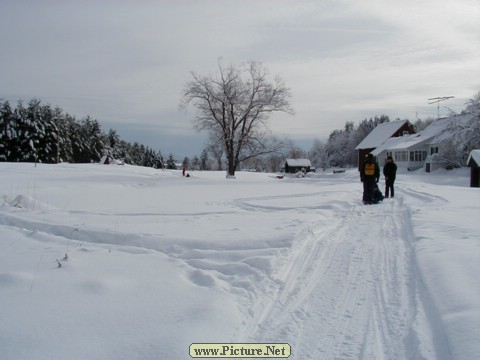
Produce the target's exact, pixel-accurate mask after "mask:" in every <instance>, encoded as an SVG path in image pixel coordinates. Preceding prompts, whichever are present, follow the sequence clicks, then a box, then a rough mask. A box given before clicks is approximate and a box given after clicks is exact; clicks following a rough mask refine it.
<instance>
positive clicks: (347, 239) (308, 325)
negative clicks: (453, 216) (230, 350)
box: [251, 199, 433, 359]
mask: <svg viewBox="0 0 480 360" xmlns="http://www.w3.org/2000/svg"><path fill="white" fill-rule="evenodd" d="M411 241H412V235H411V225H410V218H409V215H408V212H406V210H405V209H404V208H403V207H402V204H401V200H399V199H388V200H385V202H384V203H383V204H381V205H378V206H369V207H365V206H362V205H353V206H351V207H350V208H349V209H348V208H345V207H343V208H338V209H335V210H333V211H332V216H331V217H330V218H329V219H328V220H323V221H319V222H318V223H316V224H314V225H312V226H311V227H310V228H309V229H305V230H304V231H303V232H302V233H301V234H300V235H299V236H298V238H297V239H296V241H295V244H294V245H293V247H292V249H291V252H290V256H289V257H288V259H285V264H284V266H283V267H281V268H280V269H279V270H278V272H277V273H274V274H272V278H274V280H275V281H278V282H279V283H280V284H281V286H280V287H279V288H278V291H277V293H276V294H275V295H274V296H273V298H272V299H271V301H270V302H269V303H267V304H264V306H263V309H261V310H258V311H256V313H255V321H254V322H255V323H254V324H253V326H252V329H251V330H252V332H253V336H252V339H251V340H252V341H254V342H288V343H290V345H291V346H292V358H293V359H411V358H423V356H422V354H420V350H419V348H418V342H419V341H418V339H416V333H415V331H414V330H412V326H413V323H414V321H415V317H416V313H417V307H418V301H417V297H416V292H417V291H416V278H415V274H414V273H415V270H414V267H415V266H414V261H413V259H414V256H413V253H412V249H411ZM432 358H433V357H432Z"/></svg>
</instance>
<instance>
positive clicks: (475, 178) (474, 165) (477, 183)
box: [467, 150, 480, 187]
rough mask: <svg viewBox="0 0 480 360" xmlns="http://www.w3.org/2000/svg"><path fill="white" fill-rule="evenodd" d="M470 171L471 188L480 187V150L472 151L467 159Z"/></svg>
mask: <svg viewBox="0 0 480 360" xmlns="http://www.w3.org/2000/svg"><path fill="white" fill-rule="evenodd" d="M467 165H468V166H469V167H470V168H471V169H470V187H480V150H472V152H471V153H470V155H469V156H468V159H467Z"/></svg>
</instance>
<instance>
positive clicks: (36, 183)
mask: <svg viewBox="0 0 480 360" xmlns="http://www.w3.org/2000/svg"><path fill="white" fill-rule="evenodd" d="M468 174H469V169H461V170H458V171H453V172H444V171H437V172H435V173H432V174H425V173H421V172H415V173H401V174H399V176H398V180H397V184H396V191H397V193H396V196H395V198H394V199H385V200H384V202H383V203H382V204H379V205H374V206H364V205H362V204H361V202H360V199H361V183H360V181H359V178H358V174H357V172H356V170H349V171H347V172H346V173H343V174H341V173H340V174H333V173H332V172H331V171H329V172H325V173H317V174H312V175H310V176H308V177H306V178H300V179H298V178H287V177H285V178H284V179H277V178H276V177H275V176H274V174H260V173H243V172H239V173H237V179H236V180H231V179H228V180H227V179H225V174H224V173H223V172H191V175H192V176H191V177H190V178H185V177H182V176H181V172H180V171H162V170H155V169H149V168H140V167H132V166H118V165H107V166H102V165H95V164H92V165H70V164H59V165H42V164H38V165H37V166H36V167H35V166H34V165H33V164H9V163H0V184H1V192H0V195H1V196H2V198H1V199H0V248H1V251H0V359H2V360H13V359H15V360H16V359H49V360H55V359H62V360H64V359H74V360H76V359H78V360H85V359H97V360H100V359H115V360H118V359H129V360H131V359H189V358H190V356H189V353H188V351H189V346H190V344H192V343H252V342H253V343H289V344H290V345H291V349H292V355H291V356H290V359H297V360H300V359H301V360H308V359H312V360H320V359H445V360H446V359H468V360H472V359H479V358H480V341H479V339H480V282H479V281H478V276H479V274H480V239H479V233H480V216H479V215H480V207H479V204H480V191H479V189H472V188H469V187H468V185H469V176H468ZM382 184H383V181H382ZM65 254H67V256H66V257H67V258H66V259H64V258H65ZM57 260H58V262H57ZM59 263H60V264H61V267H59V266H58V264H59Z"/></svg>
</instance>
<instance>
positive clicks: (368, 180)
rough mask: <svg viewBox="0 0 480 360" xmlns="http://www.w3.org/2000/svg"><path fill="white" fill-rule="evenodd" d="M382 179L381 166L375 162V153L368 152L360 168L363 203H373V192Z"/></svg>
mask: <svg viewBox="0 0 480 360" xmlns="http://www.w3.org/2000/svg"><path fill="white" fill-rule="evenodd" d="M379 179H380V168H379V166H378V164H377V163H376V162H375V159H374V157H373V154H371V153H370V154H368V155H367V159H366V160H365V162H364V163H363V164H362V167H361V168H360V180H361V181H362V183H363V203H364V204H367V205H370V204H373V192H374V190H375V186H376V184H377V183H378V180H379Z"/></svg>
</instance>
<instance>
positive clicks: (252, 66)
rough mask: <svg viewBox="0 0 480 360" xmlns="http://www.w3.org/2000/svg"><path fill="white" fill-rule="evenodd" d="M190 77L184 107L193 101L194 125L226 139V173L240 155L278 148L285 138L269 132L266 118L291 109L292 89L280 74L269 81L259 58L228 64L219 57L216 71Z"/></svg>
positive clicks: (232, 172)
mask: <svg viewBox="0 0 480 360" xmlns="http://www.w3.org/2000/svg"><path fill="white" fill-rule="evenodd" d="M192 77H193V80H192V81H189V82H187V83H186V85H185V88H184V91H183V97H182V100H181V104H180V107H181V108H183V109H186V108H187V107H188V105H193V107H195V108H196V110H197V116H196V120H195V128H196V129H197V130H198V131H201V130H206V131H208V132H209V133H210V136H211V138H214V139H216V140H217V141H218V142H219V143H221V144H222V147H223V149H224V151H225V156H226V160H227V175H228V176H234V175H235V171H236V170H237V167H238V165H239V164H240V163H241V162H242V161H245V160H247V159H250V158H252V157H255V156H259V155H265V154H269V153H272V152H276V151H278V148H279V146H281V144H279V143H278V142H276V141H271V140H272V138H271V137H269V136H268V127H267V120H268V118H269V116H270V115H271V114H272V113H273V112H286V113H293V111H292V109H291V108H290V103H289V98H290V91H289V89H288V88H287V87H286V86H285V85H284V83H283V81H282V80H281V79H280V78H279V77H275V79H274V80H273V82H271V81H270V80H269V78H268V71H267V70H266V68H264V67H263V66H262V65H261V64H260V63H258V62H255V61H250V62H248V63H245V64H242V65H240V66H236V65H230V66H225V65H223V64H222V62H221V60H219V62H218V73H217V75H216V76H200V75H198V74H196V73H194V72H192Z"/></svg>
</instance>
